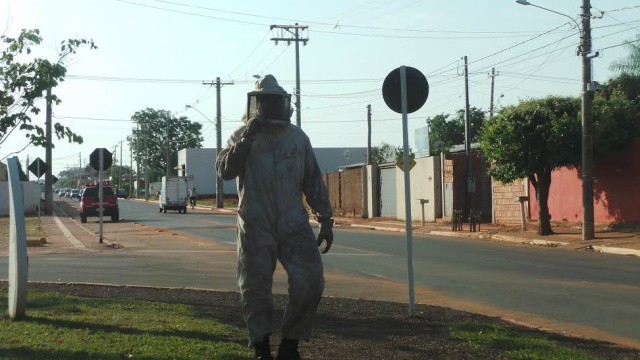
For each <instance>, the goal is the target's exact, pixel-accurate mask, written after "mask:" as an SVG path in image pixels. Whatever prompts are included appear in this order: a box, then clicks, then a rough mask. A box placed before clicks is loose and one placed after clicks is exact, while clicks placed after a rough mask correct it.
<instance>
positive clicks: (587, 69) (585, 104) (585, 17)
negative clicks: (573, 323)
mask: <svg viewBox="0 0 640 360" xmlns="http://www.w3.org/2000/svg"><path fill="white" fill-rule="evenodd" d="M516 3H518V4H520V5H531V6H533V7H537V8H539V9H542V10H546V11H549V12H552V13H554V14H558V15H562V16H564V17H568V18H569V19H571V21H573V22H574V23H575V24H576V26H577V27H578V30H579V32H580V48H579V50H578V54H579V55H580V56H581V57H582V240H592V239H593V238H594V225H593V135H592V134H593V117H592V115H593V109H592V105H593V86H592V84H591V59H592V58H594V57H597V56H598V52H596V53H595V54H591V12H590V9H591V1H590V0H582V14H581V18H582V28H581V27H580V25H579V24H578V22H577V21H575V19H573V18H572V17H571V16H569V15H567V14H563V13H560V12H557V11H554V10H551V9H547V8H544V7H542V6H538V5H535V4H532V3H530V2H529V1H527V0H516Z"/></svg>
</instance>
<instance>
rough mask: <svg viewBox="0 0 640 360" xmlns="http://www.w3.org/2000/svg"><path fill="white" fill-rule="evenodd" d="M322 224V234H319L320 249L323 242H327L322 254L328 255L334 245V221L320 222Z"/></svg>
mask: <svg viewBox="0 0 640 360" xmlns="http://www.w3.org/2000/svg"><path fill="white" fill-rule="evenodd" d="M319 222H320V233H319V234H318V242H317V244H318V247H320V245H322V242H323V241H326V242H327V243H326V245H325V246H324V247H323V248H322V249H320V254H326V253H328V252H329V249H331V244H333V219H324V220H319Z"/></svg>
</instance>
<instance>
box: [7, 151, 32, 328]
mask: <svg viewBox="0 0 640 360" xmlns="http://www.w3.org/2000/svg"><path fill="white" fill-rule="evenodd" d="M7 165H8V169H7V170H8V172H9V213H10V217H11V220H10V225H9V318H11V320H20V319H22V318H23V317H24V315H25V308H26V306H27V279H28V270H29V268H28V258H27V232H26V228H25V223H24V204H23V200H22V189H21V187H20V174H19V172H18V159H17V158H9V159H7Z"/></svg>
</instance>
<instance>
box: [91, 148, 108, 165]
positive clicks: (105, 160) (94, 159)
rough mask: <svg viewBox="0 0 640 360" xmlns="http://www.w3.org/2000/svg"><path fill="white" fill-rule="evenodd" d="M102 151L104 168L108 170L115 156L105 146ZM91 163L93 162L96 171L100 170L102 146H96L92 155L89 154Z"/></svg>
mask: <svg viewBox="0 0 640 360" xmlns="http://www.w3.org/2000/svg"><path fill="white" fill-rule="evenodd" d="M102 151H103V152H102V162H103V164H102V167H103V169H102V170H107V169H108V168H110V167H111V165H112V164H113V156H112V155H111V152H110V151H109V150H107V149H105V148H102ZM89 164H91V167H92V168H94V169H95V170H96V171H99V170H100V148H96V149H95V150H93V152H92V153H91V155H89Z"/></svg>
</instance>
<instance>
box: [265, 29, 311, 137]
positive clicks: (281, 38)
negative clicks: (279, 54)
mask: <svg viewBox="0 0 640 360" xmlns="http://www.w3.org/2000/svg"><path fill="white" fill-rule="evenodd" d="M273 29H278V30H279V36H278V37H274V38H271V40H273V41H275V42H276V45H278V41H286V42H287V45H289V44H291V42H292V41H293V42H294V43H295V45H296V89H295V93H296V125H297V126H298V127H302V114H301V112H300V108H301V105H300V104H301V102H300V45H299V44H300V42H302V43H303V45H304V46H306V45H307V42H308V41H309V38H308V37H306V38H300V32H301V31H304V30H308V29H309V27H308V26H306V25H298V23H296V24H295V25H271V30H273ZM287 33H288V34H287ZM287 35H292V36H293V38H291V37H286V36H287Z"/></svg>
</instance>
